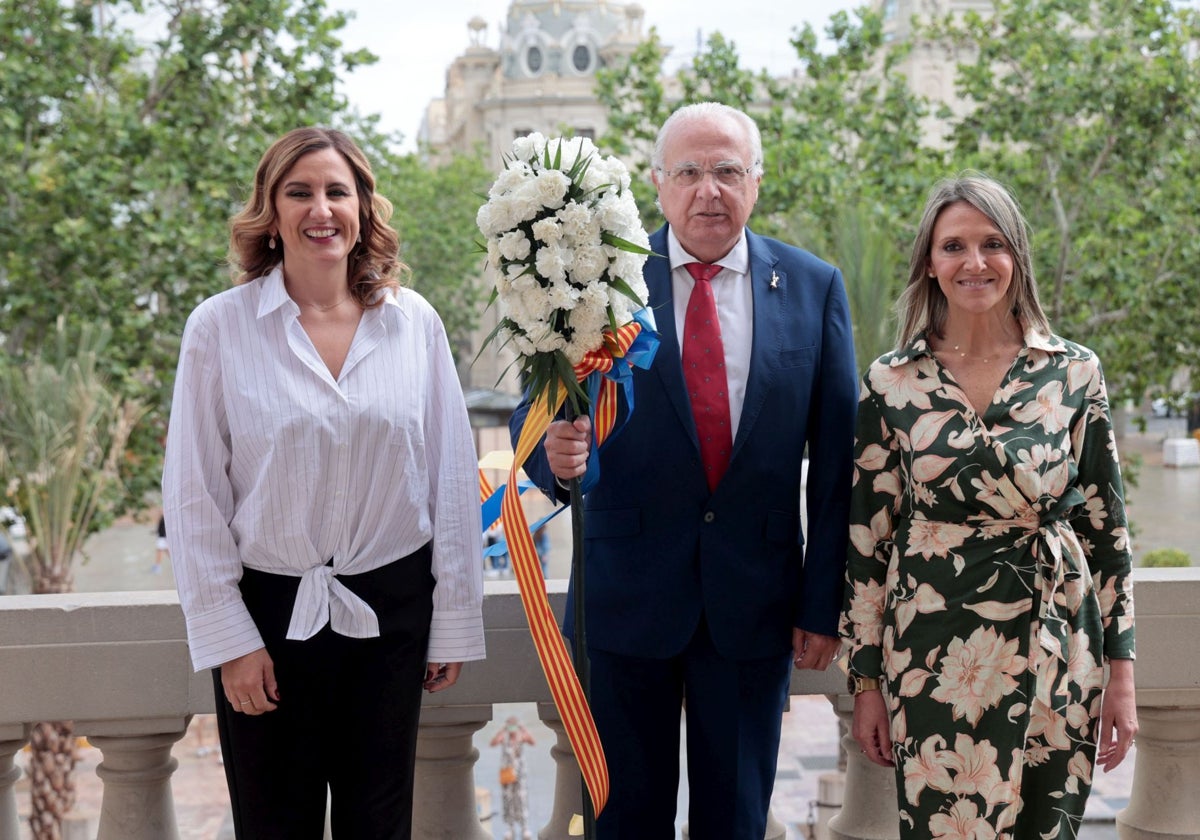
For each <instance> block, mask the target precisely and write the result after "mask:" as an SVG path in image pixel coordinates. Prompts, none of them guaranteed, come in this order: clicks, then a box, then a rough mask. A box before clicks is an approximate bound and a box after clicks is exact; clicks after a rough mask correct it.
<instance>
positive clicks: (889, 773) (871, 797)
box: [829, 694, 900, 840]
mask: <svg viewBox="0 0 1200 840" xmlns="http://www.w3.org/2000/svg"><path fill="white" fill-rule="evenodd" d="M834 711H836V712H837V716H838V720H840V721H841V722H842V724H843V731H844V732H845V733H846V734H845V735H843V736H842V746H843V748H844V749H845V751H846V788H845V792H844V800H843V803H842V810H841V811H839V812H838V813H837V814H836V815H834V816H833V817H832V818H831V819H830V820H829V837H830V838H831V840H899V837H900V813H899V808H898V807H897V805H896V774H895V772H894V771H893V770H892V768H890V767H880V766H879V765H878V764H875V763H873V762H871V761H869V760H868V759H867V757H866V756H865V755H863V754H862V752H861V751H860V750H859V748H858V743H857V742H856V741H855V740H854V739H853V738H852V737H851V736H850V734H849V731H850V721H851V720H852V719H853V717H854V698H853V697H850V696H849V695H845V694H842V695H838V698H837V702H836V703H835V704H834Z"/></svg>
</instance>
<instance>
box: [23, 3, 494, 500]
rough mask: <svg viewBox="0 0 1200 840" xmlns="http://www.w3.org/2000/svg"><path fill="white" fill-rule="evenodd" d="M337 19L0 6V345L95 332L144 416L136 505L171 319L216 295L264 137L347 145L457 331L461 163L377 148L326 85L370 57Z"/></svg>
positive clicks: (313, 14) (243, 11) (253, 9)
mask: <svg viewBox="0 0 1200 840" xmlns="http://www.w3.org/2000/svg"><path fill="white" fill-rule="evenodd" d="M344 24H345V15H344V14H342V13H333V12H329V11H328V10H327V9H326V8H325V4H324V0H238V2H233V0H217V2H205V3H199V2H195V0H115V2H88V0H80V2H70V0H11V1H10V2H6V3H4V4H2V5H0V56H2V57H3V69H2V70H0V103H2V104H0V147H2V148H4V149H5V154H4V155H3V156H0V238H2V241H3V243H4V244H3V246H2V249H0V346H3V348H4V352H6V353H7V354H9V355H11V356H14V357H17V358H21V357H24V356H25V355H27V354H29V353H31V352H32V351H33V350H34V348H36V347H37V345H38V343H39V342H40V339H41V337H42V336H43V335H45V334H46V333H47V332H48V331H49V330H50V329H51V327H52V326H53V324H54V323H55V321H56V319H58V318H59V317H60V316H61V317H62V318H63V319H65V322H66V323H67V325H68V326H69V327H72V328H74V327H78V326H79V325H81V324H85V323H90V322H97V323H103V324H107V325H109V326H110V327H111V330H112V341H111V342H110V344H109V346H108V349H107V351H106V355H105V357H104V359H103V360H102V364H103V365H104V366H106V367H107V369H108V372H109V373H110V374H111V375H112V376H113V378H114V383H115V385H116V386H117V387H119V388H120V389H122V390H123V391H124V392H126V393H127V394H129V395H130V396H132V397H134V398H137V399H139V400H142V401H144V402H145V403H146V404H147V405H148V406H149V407H150V414H149V416H148V417H147V420H146V422H145V423H143V424H142V425H141V426H140V427H139V429H138V430H137V431H136V432H135V435H134V439H133V440H132V441H131V445H130V458H129V461H128V464H127V465H126V466H127V468H128V470H127V472H128V473H129V477H130V480H131V481H132V487H133V490H134V495H135V498H140V496H141V495H142V494H143V493H144V492H148V491H150V490H152V489H153V488H154V487H155V486H156V485H157V481H158V475H159V463H160V457H161V452H160V450H161V440H162V437H163V434H164V431H165V422H166V411H167V407H168V400H169V396H170V387H171V383H172V380H173V378H174V370H175V362H176V356H177V352H178V342H179V336H180V334H181V332H182V328H183V323H184V320H185V319H186V318H187V315H188V314H189V313H190V311H191V310H192V308H193V307H194V306H195V305H196V304H197V303H199V302H200V301H201V300H202V299H204V298H205V297H207V296H209V295H211V294H213V293H215V292H217V291H220V290H221V289H224V288H227V287H228V286H229V284H230V282H231V272H230V270H229V267H228V266H227V265H226V263H225V256H226V251H227V247H228V227H227V223H228V219H229V217H230V215H231V214H232V213H233V212H234V211H235V210H236V209H237V208H238V207H240V205H241V203H242V202H243V201H244V200H245V198H246V196H247V194H248V191H249V186H250V182H251V180H252V177H253V173H254V167H255V165H256V164H257V162H258V159H259V157H260V156H261V155H262V153H263V151H265V149H266V147H267V145H268V144H269V143H270V141H271V140H273V139H274V138H275V137H277V136H278V135H280V134H282V133H283V132H285V131H287V130H289V129H292V128H295V127H296V126H299V125H307V124H323V125H331V126H334V127H337V128H342V129H345V130H346V131H348V132H349V133H350V134H351V135H352V136H354V137H355V138H356V139H357V140H358V141H359V142H360V143H361V145H362V146H363V147H364V149H365V150H366V151H367V153H368V156H369V157H370V158H371V160H372V162H373V164H374V165H375V168H376V170H377V175H379V178H380V181H381V183H385V184H387V185H388V186H389V187H394V188H396V189H397V191H398V192H399V193H402V194H403V196H401V197H409V196H411V197H412V199H413V200H412V201H405V202H399V201H397V206H398V208H399V210H400V212H399V213H398V216H397V218H396V219H395V220H394V224H395V225H396V226H397V227H398V228H399V229H401V230H402V232H403V233H404V234H405V236H404V239H405V256H406V259H407V261H408V262H409V264H410V265H411V266H412V267H413V269H414V276H415V277H417V278H418V285H419V286H421V287H422V288H423V289H428V290H431V291H432V292H433V293H431V294H430V297H431V298H433V299H434V301H435V305H439V304H440V305H441V306H444V307H448V308H449V312H447V311H446V310H443V314H447V315H448V319H447V320H448V321H450V322H452V323H453V324H454V325H455V326H454V328H455V329H457V330H458V331H459V332H460V333H461V332H462V331H463V330H465V329H466V328H467V326H468V324H469V322H470V320H471V315H470V313H471V312H472V311H473V309H474V307H469V306H467V305H466V303H467V301H469V296H468V295H466V293H465V292H464V291H463V288H462V287H464V286H465V285H466V284H467V283H469V282H470V277H471V274H472V273H473V272H470V271H468V270H467V267H466V264H465V263H464V261H463V260H461V259H457V255H456V254H455V253H453V252H452V250H451V249H450V248H448V247H447V244H446V243H448V242H451V241H454V240H456V239H457V240H458V241H461V242H466V243H469V242H470V240H471V235H472V232H473V230H474V224H473V215H472V218H471V219H470V220H469V221H465V215H464V210H463V207H464V206H466V205H468V204H470V203H471V201H472V198H471V197H470V196H469V195H464V193H466V192H467V190H466V189H465V186H466V184H467V182H468V181H469V180H470V176H469V171H468V169H467V168H466V167H465V165H464V164H462V163H453V162H452V163H451V164H450V167H449V169H448V171H447V172H441V171H440V170H433V169H429V168H426V167H424V166H422V165H421V164H420V163H419V162H418V161H417V160H416V159H415V158H402V157H400V156H398V155H396V154H395V153H393V152H392V151H391V146H392V142H393V141H394V138H390V137H387V136H385V135H382V134H381V133H380V132H379V131H378V130H377V129H376V128H375V125H376V123H377V119H375V118H369V117H361V116H359V115H358V114H356V113H353V112H351V111H350V109H349V107H348V105H347V102H346V101H345V98H344V96H343V95H342V94H341V93H340V91H339V88H338V84H337V83H338V80H339V79H340V78H341V77H343V76H344V75H345V74H346V73H349V72H351V71H353V70H354V68H356V67H358V66H360V65H363V64H367V63H370V62H372V61H374V57H373V56H372V55H370V54H369V53H368V52H366V51H363V50H351V49H348V48H347V47H346V45H345V44H343V42H342V41H341V38H340V35H339V30H341V29H342V27H343V26H344ZM135 32H136V33H137V35H136V37H135V35H134V33H135ZM480 183H483V182H482V180H481V181H480ZM443 191H445V192H443ZM384 194H385V195H386V194H387V193H386V192H385V193H384ZM389 197H392V198H393V199H395V198H397V196H389ZM471 212H472V214H473V210H472V211H471ZM468 249H469V248H468ZM471 268H473V266H471ZM426 278H428V279H426Z"/></svg>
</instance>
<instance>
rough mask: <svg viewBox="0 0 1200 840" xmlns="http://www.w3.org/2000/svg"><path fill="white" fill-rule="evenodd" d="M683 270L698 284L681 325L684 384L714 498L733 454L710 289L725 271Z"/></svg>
mask: <svg viewBox="0 0 1200 840" xmlns="http://www.w3.org/2000/svg"><path fill="white" fill-rule="evenodd" d="M684 268H686V269H687V271H688V274H690V275H692V278H693V279H694V280H695V281H696V284H695V285H694V286H693V287H692V295H691V297H689V298H688V304H687V314H686V315H685V317H684V321H683V379H684V382H685V383H686V384H687V390H688V397H689V399H690V400H691V403H692V419H693V420H694V421H695V423H696V438H697V441H698V443H699V444H700V461H701V462H702V463H703V464H704V476H705V478H706V479H707V480H708V490H709V492H710V493H711V492H712V491H713V490H715V489H716V487H717V484H718V483H719V482H720V480H721V476H723V475H724V474H725V469H726V467H728V466H729V456H730V453H731V452H732V451H733V434H732V431H731V426H730V419H729V384H728V380H727V378H726V376H725V345H724V342H723V341H722V340H721V322H720V321H719V320H718V318H717V301H716V298H715V297H714V296H713V290H712V279H713V278H714V277H716V276H717V275H718V274H719V273H720V272H721V266H719V265H715V264H712V263H697V262H693V263H687V264H686V265H685V266H684Z"/></svg>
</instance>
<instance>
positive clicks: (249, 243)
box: [229, 126, 408, 307]
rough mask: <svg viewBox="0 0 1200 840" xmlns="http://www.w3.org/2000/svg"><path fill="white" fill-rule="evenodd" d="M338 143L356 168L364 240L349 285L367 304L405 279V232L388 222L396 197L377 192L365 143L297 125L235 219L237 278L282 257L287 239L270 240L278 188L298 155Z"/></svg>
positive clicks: (260, 271) (261, 169)
mask: <svg viewBox="0 0 1200 840" xmlns="http://www.w3.org/2000/svg"><path fill="white" fill-rule="evenodd" d="M322 149H333V150H334V151H336V152H337V153H338V154H340V155H341V156H342V158H343V159H345V161H346V163H347V164H348V165H349V166H350V171H351V172H353V173H354V186H355V190H356V192H357V193H358V215H359V227H360V241H359V242H357V243H356V244H355V245H354V248H353V249H352V250H351V251H350V261H349V271H348V272H347V277H346V285H347V287H348V288H349V290H350V294H351V296H353V297H354V299H355V300H356V301H357V302H358V303H359V304H360V305H362V306H364V307H372V306H378V305H379V304H380V303H381V302H382V299H383V296H382V295H380V294H379V292H380V291H382V290H383V289H386V288H396V287H398V286H399V285H400V276H401V274H402V273H404V272H406V271H407V270H408V267H407V266H406V265H404V263H402V262H401V261H400V237H399V236H398V235H397V234H396V231H394V230H392V229H391V228H390V227H389V226H388V220H389V219H391V217H392V203H391V202H390V201H388V200H387V199H386V198H384V197H383V196H381V195H379V194H378V193H376V192H375V175H374V174H373V173H372V172H371V164H370V163H369V162H368V161H367V158H366V155H364V154H363V152H362V149H360V148H359V147H358V145H357V144H356V143H355V142H354V141H353V140H351V139H350V138H349V137H348V136H347V135H346V134H344V133H343V132H341V131H338V130H336V129H332V128H321V127H318V126H312V127H307V128H297V129H293V130H292V131H289V132H288V133H287V134H285V135H283V136H282V137H280V138H279V139H278V140H276V141H275V142H274V143H272V144H271V147H270V148H269V149H267V151H266V153H265V154H264V155H263V156H262V160H260V161H259V162H258V169H257V170H256V171H255V173H254V189H253V191H252V192H251V194H250V198H249V200H248V201H247V202H246V206H245V207H243V208H242V210H241V211H240V212H238V213H237V214H236V215H234V216H233V218H232V219H230V220H229V262H230V263H231V264H232V265H233V266H235V268H236V269H237V271H238V274H237V276H236V278H235V280H234V283H235V284H241V283H248V282H250V281H251V280H254V279H255V278H258V277H262V276H263V275H264V274H267V273H269V272H270V271H271V269H272V268H274V267H275V265H276V264H277V263H278V262H279V261H280V259H281V257H282V247H283V243H282V241H279V240H277V241H276V249H272V248H271V247H270V245H269V242H270V239H271V236H272V234H271V231H272V229H273V228H274V227H275V222H276V213H275V190H276V189H277V188H278V186H279V184H280V183H281V182H282V181H283V179H284V178H286V177H287V174H288V172H290V171H291V169H292V167H293V166H295V165H296V161H298V160H300V158H302V157H304V156H305V155H307V154H310V153H312V152H317V151H321V150H322Z"/></svg>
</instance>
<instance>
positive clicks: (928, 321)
mask: <svg viewBox="0 0 1200 840" xmlns="http://www.w3.org/2000/svg"><path fill="white" fill-rule="evenodd" d="M959 202H965V203H966V204H969V205H971V206H972V207H974V208H975V209H976V210H978V211H979V212H980V213H982V214H983V215H985V216H987V217H988V219H990V220H991V222H992V224H994V225H995V226H996V227H998V228H999V229H1000V233H1001V234H1002V235H1003V236H1004V239H1005V241H1006V242H1007V243H1008V247H1009V250H1010V251H1011V252H1012V255H1013V277H1012V284H1011V285H1010V286H1009V289H1008V301H1009V304H1010V305H1011V308H1012V313H1013V315H1015V316H1016V317H1017V318H1018V319H1019V320H1020V321H1021V325H1022V327H1023V328H1024V329H1027V330H1028V329H1033V330H1034V331H1036V332H1038V333H1040V334H1042V335H1045V336H1049V335H1050V321H1049V320H1048V319H1047V318H1046V313H1045V312H1044V311H1043V310H1042V304H1041V301H1040V300H1039V299H1038V291H1037V281H1036V279H1035V278H1034V274H1033V258H1032V250H1031V248H1030V243H1029V224H1028V222H1026V221H1025V216H1024V215H1023V214H1022V213H1021V207H1020V205H1018V204H1017V200H1016V199H1015V198H1013V196H1012V194H1011V193H1010V192H1009V191H1008V190H1007V189H1005V187H1004V186H1003V185H1001V184H1000V183H999V182H998V181H994V180H992V179H991V178H989V177H987V176H986V175H982V174H980V173H977V172H966V173H963V174H962V175H960V176H959V177H957V178H947V179H946V180H943V181H939V182H938V183H937V184H936V185H935V186H934V188H933V190H932V191H930V193H929V200H928V201H927V202H926V203H925V212H924V213H923V214H922V215H921V223H920V225H918V227H917V236H916V239H914V240H913V247H912V256H911V257H910V258H909V263H908V285H907V286H905V288H904V291H903V292H902V293H901V295H900V299H899V300H898V301H897V302H896V314H897V318H898V321H899V325H900V327H899V331H898V333H897V336H896V341H897V344H898V346H899V347H905V346H907V345H908V344H909V343H910V342H911V341H912V340H913V339H915V338H916V337H917V336H918V335H920V334H921V333H922V332H926V331H927V332H931V333H933V334H935V335H938V336H941V334H942V329H943V328H944V327H945V325H946V314H947V312H948V310H949V304H948V303H947V301H946V295H945V294H944V293H943V292H942V288H941V286H939V285H938V282H937V280H936V278H930V276H929V256H930V248H931V247H932V244H933V227H934V225H935V224H937V220H938V217H939V216H940V215H941V213H942V211H943V210H945V209H946V208H947V207H949V206H950V205H952V204H958V203H959Z"/></svg>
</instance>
